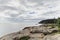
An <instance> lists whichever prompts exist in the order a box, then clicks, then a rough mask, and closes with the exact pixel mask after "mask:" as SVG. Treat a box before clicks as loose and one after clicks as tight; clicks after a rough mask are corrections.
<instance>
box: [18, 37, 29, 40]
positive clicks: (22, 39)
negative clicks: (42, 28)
mask: <svg viewBox="0 0 60 40" xmlns="http://www.w3.org/2000/svg"><path fill="white" fill-rule="evenodd" d="M28 39H30V37H29V36H23V37H21V38H20V39H19V40H28Z"/></svg>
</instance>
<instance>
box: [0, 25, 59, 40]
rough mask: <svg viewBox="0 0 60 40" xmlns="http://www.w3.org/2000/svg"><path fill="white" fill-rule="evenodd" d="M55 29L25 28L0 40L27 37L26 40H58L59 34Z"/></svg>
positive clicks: (14, 39)
mask: <svg viewBox="0 0 60 40" xmlns="http://www.w3.org/2000/svg"><path fill="white" fill-rule="evenodd" d="M57 32H58V28H57V27H51V26H45V25H39V26H32V27H25V28H24V29H23V30H21V31H19V32H16V33H11V34H8V35H5V36H3V37H1V38H0V40H21V39H20V38H21V37H24V36H29V39H28V40H59V39H60V34H55V33H57Z"/></svg>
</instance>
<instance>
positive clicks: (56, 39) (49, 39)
mask: <svg viewBox="0 0 60 40" xmlns="http://www.w3.org/2000/svg"><path fill="white" fill-rule="evenodd" d="M43 40H60V34H56V35H47V36H45V37H44V38H43Z"/></svg>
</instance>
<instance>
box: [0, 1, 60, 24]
mask: <svg viewBox="0 0 60 40" xmlns="http://www.w3.org/2000/svg"><path fill="white" fill-rule="evenodd" d="M59 16H60V0H0V23H4V22H11V23H12V22H23V21H32V20H42V19H48V18H54V17H56V18H57V17H59Z"/></svg>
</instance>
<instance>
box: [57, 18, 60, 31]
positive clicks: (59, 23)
mask: <svg viewBox="0 0 60 40" xmlns="http://www.w3.org/2000/svg"><path fill="white" fill-rule="evenodd" d="M57 25H58V29H59V31H60V18H58V20H57Z"/></svg>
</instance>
